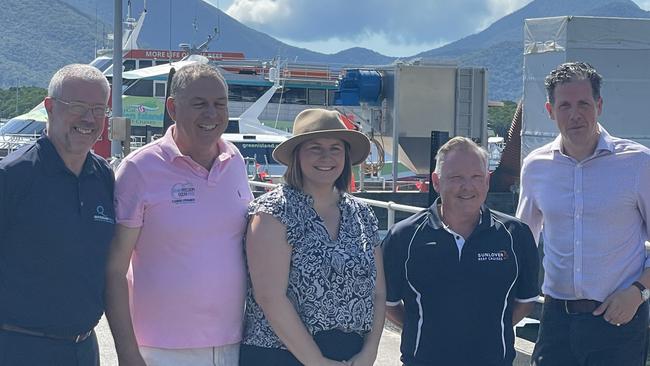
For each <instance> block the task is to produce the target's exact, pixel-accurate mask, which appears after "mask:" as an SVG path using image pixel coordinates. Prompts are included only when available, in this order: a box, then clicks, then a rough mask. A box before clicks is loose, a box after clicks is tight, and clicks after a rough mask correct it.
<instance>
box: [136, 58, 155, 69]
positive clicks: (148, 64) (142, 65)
mask: <svg viewBox="0 0 650 366" xmlns="http://www.w3.org/2000/svg"><path fill="white" fill-rule="evenodd" d="M151 66H153V61H152V60H138V69H143V68H145V67H151Z"/></svg>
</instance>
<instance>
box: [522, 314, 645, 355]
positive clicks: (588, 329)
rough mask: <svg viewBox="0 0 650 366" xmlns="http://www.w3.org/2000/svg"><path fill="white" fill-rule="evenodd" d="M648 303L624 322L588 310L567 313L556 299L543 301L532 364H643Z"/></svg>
mask: <svg viewBox="0 0 650 366" xmlns="http://www.w3.org/2000/svg"><path fill="white" fill-rule="evenodd" d="M647 337H648V303H647V302H646V303H643V304H642V305H641V306H639V309H638V310H637V312H636V314H635V315H634V318H632V320H631V321H630V322H629V323H627V324H624V325H621V326H616V325H612V324H610V323H608V322H606V321H605V320H604V319H603V317H602V316H593V315H591V313H585V314H575V315H571V314H567V312H566V309H565V308H564V305H563V303H562V302H560V301H549V302H546V303H544V307H543V311H542V319H541V324H540V329H539V335H538V338H537V343H535V350H534V351H533V356H532V364H533V365H536V366H644V365H645V358H646V353H647V344H648V342H647Z"/></svg>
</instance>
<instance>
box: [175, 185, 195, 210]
mask: <svg viewBox="0 0 650 366" xmlns="http://www.w3.org/2000/svg"><path fill="white" fill-rule="evenodd" d="M171 194H172V203H173V204H176V205H184V204H189V203H195V202H196V188H194V185H192V183H176V184H174V185H173V186H172V191H171Z"/></svg>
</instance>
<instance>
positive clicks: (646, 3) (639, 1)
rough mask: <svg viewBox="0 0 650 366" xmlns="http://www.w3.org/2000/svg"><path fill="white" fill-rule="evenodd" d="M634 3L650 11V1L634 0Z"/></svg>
mask: <svg viewBox="0 0 650 366" xmlns="http://www.w3.org/2000/svg"><path fill="white" fill-rule="evenodd" d="M634 2H635V3H636V4H637V5H638V6H639V7H640V8H641V9H643V10H646V11H650V0H634Z"/></svg>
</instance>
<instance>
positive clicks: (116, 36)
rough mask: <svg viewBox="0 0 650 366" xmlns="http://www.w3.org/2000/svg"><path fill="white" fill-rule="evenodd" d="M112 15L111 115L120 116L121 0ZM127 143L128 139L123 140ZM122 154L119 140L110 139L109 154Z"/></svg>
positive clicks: (117, 0) (118, 0)
mask: <svg viewBox="0 0 650 366" xmlns="http://www.w3.org/2000/svg"><path fill="white" fill-rule="evenodd" d="M114 15H115V16H114V17H113V95H112V100H113V117H122V0H115V14H114ZM125 143H127V144H128V143H129V141H125ZM121 154H122V144H121V142H120V141H117V140H112V141H111V156H119V155H121Z"/></svg>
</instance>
